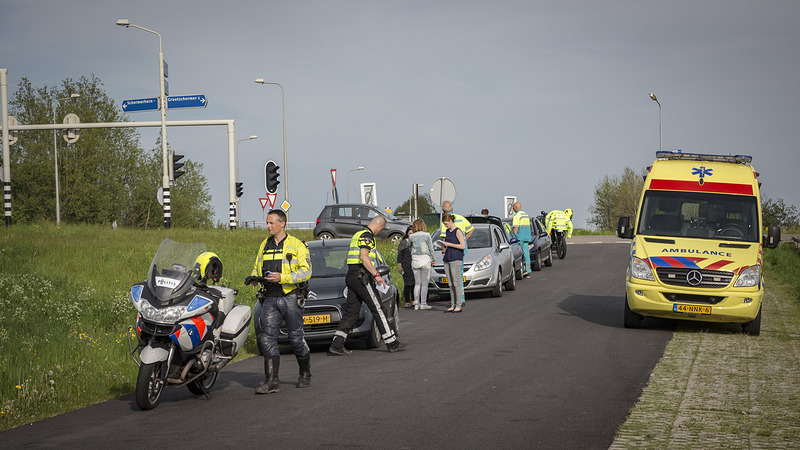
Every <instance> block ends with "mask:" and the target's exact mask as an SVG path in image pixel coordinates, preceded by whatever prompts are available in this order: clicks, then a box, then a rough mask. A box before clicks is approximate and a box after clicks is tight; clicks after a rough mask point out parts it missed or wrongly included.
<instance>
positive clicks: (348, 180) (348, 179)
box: [347, 166, 364, 203]
mask: <svg viewBox="0 0 800 450" xmlns="http://www.w3.org/2000/svg"><path fill="white" fill-rule="evenodd" d="M356 170H364V166H358V167H356V168H355V169H350V170H348V171H347V203H350V172H355V171H356Z"/></svg>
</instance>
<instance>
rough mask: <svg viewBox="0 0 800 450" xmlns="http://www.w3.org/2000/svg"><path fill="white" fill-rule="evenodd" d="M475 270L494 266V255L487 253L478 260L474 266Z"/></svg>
mask: <svg viewBox="0 0 800 450" xmlns="http://www.w3.org/2000/svg"><path fill="white" fill-rule="evenodd" d="M473 267H474V268H475V270H476V271H477V270H486V269H489V268H491V267H492V255H486V256H485V257H484V258H483V259H482V260H480V261H478V264H475V266H473Z"/></svg>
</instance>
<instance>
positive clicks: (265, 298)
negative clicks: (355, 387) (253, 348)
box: [245, 210, 311, 394]
mask: <svg viewBox="0 0 800 450" xmlns="http://www.w3.org/2000/svg"><path fill="white" fill-rule="evenodd" d="M267 231H269V234H270V235H269V236H268V237H267V238H266V239H264V242H262V243H261V247H259V249H258V255H257V256H256V263H255V266H254V267H253V272H252V274H251V276H249V277H247V278H246V279H245V284H252V285H257V284H258V283H261V289H260V290H259V291H258V301H260V302H261V317H256V320H259V321H260V324H261V330H262V334H260V335H258V336H257V339H258V347H259V349H260V350H261V354H262V355H263V356H264V374H265V375H266V379H265V381H264V382H263V383H262V384H261V385H260V386H258V387H257V388H256V394H272V393H274V392H280V380H279V378H278V370H279V368H280V362H281V354H280V351H279V350H278V332H279V328H280V325H281V322H282V321H285V322H286V328H287V329H288V333H289V342H290V343H291V346H292V350H294V354H295V356H296V357H297V364H298V365H299V366H300V377H299V378H298V380H297V385H296V387H298V388H306V387H308V386H309V384H310V383H311V352H310V350H309V348H308V344H307V343H306V339H305V334H304V332H303V306H304V305H305V297H306V293H305V292H304V290H305V289H306V288H307V282H308V279H309V278H311V258H310V256H309V253H308V247H306V244H305V243H303V242H302V241H301V240H299V239H297V238H296V237H294V236H289V235H288V234H286V214H285V213H284V212H283V211H281V210H273V211H270V213H269V215H268V216H267Z"/></svg>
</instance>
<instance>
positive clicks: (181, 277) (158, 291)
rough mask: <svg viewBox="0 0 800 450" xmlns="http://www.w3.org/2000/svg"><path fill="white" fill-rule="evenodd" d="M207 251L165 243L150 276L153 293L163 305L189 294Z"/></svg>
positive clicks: (191, 246)
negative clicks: (198, 263) (201, 256)
mask: <svg viewBox="0 0 800 450" xmlns="http://www.w3.org/2000/svg"><path fill="white" fill-rule="evenodd" d="M205 251H206V245H205V244H183V243H180V242H175V241H173V240H171V239H169V238H166V239H164V240H163V241H162V242H161V245H160V246H159V247H158V251H157V252H156V256H155V257H153V262H152V263H151V264H150V273H149V274H148V276H147V285H148V287H149V288H150V292H152V293H153V294H154V295H155V296H156V299H157V300H159V301H162V302H166V301H169V300H172V299H175V298H178V297H180V296H182V295H183V294H185V293H186V292H187V291H188V290H189V289H190V288H191V287H192V286H193V285H194V280H196V279H197V276H198V272H199V267H197V262H196V261H197V257H198V256H200V255H201V254H202V253H204V252H205Z"/></svg>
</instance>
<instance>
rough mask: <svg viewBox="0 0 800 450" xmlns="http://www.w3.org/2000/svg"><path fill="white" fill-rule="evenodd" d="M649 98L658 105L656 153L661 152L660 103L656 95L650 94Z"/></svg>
mask: <svg viewBox="0 0 800 450" xmlns="http://www.w3.org/2000/svg"><path fill="white" fill-rule="evenodd" d="M650 98H651V99H653V101H654V102H656V103H658V151H661V143H662V142H663V141H662V135H661V102H659V101H658V97H656V94H654V93H652V92H651V93H650Z"/></svg>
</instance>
